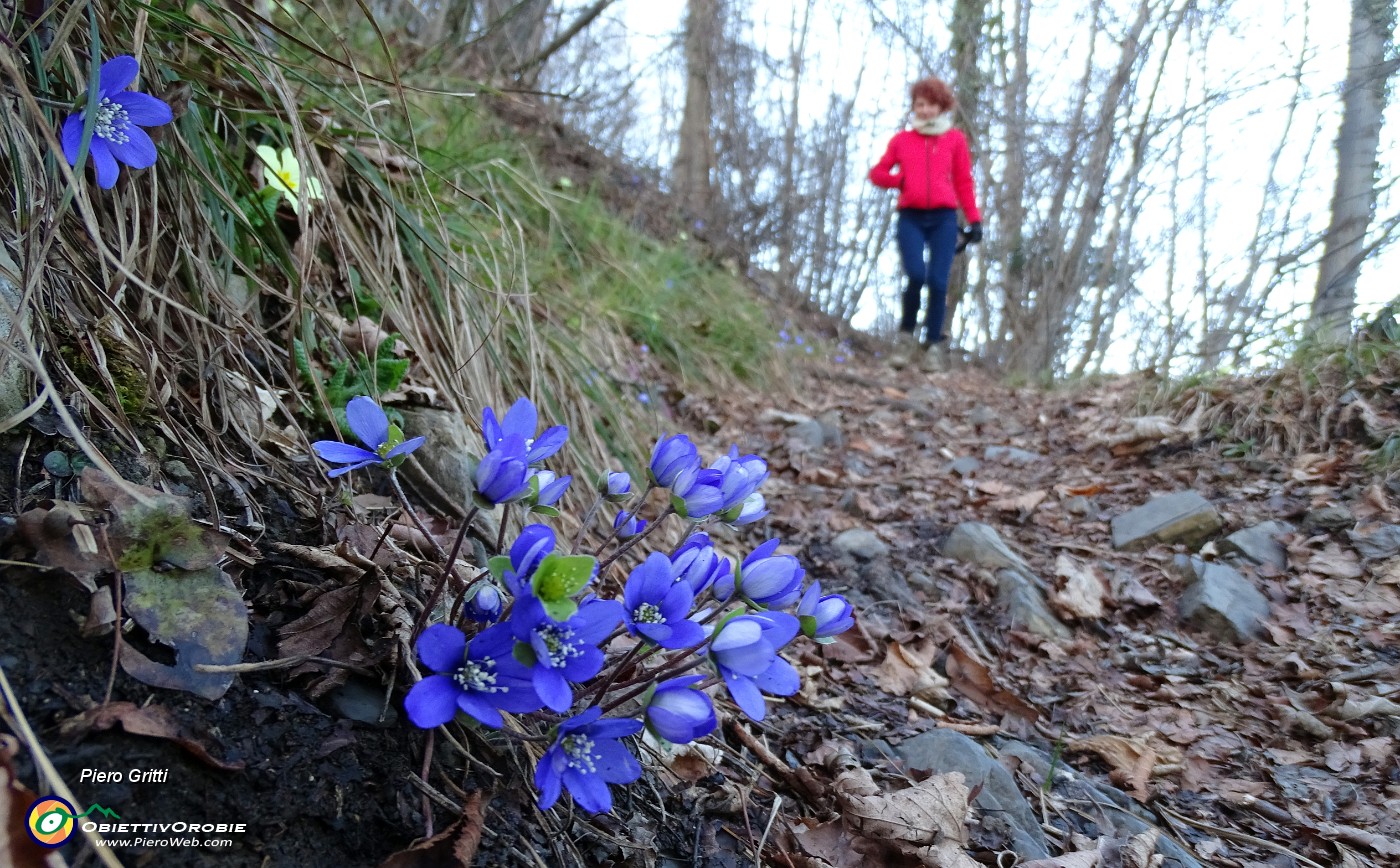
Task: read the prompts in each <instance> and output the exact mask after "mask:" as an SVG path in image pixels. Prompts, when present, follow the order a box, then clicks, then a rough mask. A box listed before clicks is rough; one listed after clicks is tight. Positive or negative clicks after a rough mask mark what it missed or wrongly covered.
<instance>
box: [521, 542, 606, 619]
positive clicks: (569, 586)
mask: <svg viewBox="0 0 1400 868" xmlns="http://www.w3.org/2000/svg"><path fill="white" fill-rule="evenodd" d="M597 563H598V562H597V561H595V560H594V559H593V558H592V557H590V556H588V555H546V556H545V558H544V560H542V561H540V565H539V567H538V568H536V569H535V575H534V577H533V578H532V579H531V580H530V587H531V588H533V589H534V591H535V596H536V597H538V598H539V600H540V602H541V603H544V604H545V609H546V611H548V610H549V604H550V603H553V602H557V601H560V600H567V599H568V598H569V597H572V596H573V595H574V594H577V593H578V592H579V591H582V590H583V589H584V587H586V586H587V585H588V582H589V580H590V579H592V578H593V570H594V568H595V567H596V566H597ZM553 614H554V613H553V612H550V616H551V617H553ZM570 614H572V613H570ZM555 620H562V619H559V618H556V619H555Z"/></svg>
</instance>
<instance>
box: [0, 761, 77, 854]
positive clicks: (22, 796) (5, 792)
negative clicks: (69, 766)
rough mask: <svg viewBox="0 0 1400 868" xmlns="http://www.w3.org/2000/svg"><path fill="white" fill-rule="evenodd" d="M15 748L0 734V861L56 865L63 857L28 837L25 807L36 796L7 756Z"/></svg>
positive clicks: (32, 802) (27, 807) (27, 812)
mask: <svg viewBox="0 0 1400 868" xmlns="http://www.w3.org/2000/svg"><path fill="white" fill-rule="evenodd" d="M18 752H19V743H18V742H17V741H15V739H14V738H13V737H12V736H8V735H0V865H7V866H12V868H58V866H61V865H63V864H65V863H64V861H63V857H61V856H60V855H59V854H58V852H57V851H54V850H47V849H45V848H43V847H40V846H39V845H38V844H36V843H34V839H33V838H30V837H29V828H28V827H29V819H28V816H29V808H30V806H31V805H33V804H34V801H35V800H36V799H38V798H39V796H38V795H37V794H36V793H35V792H34V791H33V790H31V789H29V788H28V787H26V786H25V785H24V784H22V783H20V781H19V777H18V776H17V775H16V774H15V768H14V766H13V765H12V764H11V762H10V760H11V759H13V758H14V757H15V755H16V754H17V753H18Z"/></svg>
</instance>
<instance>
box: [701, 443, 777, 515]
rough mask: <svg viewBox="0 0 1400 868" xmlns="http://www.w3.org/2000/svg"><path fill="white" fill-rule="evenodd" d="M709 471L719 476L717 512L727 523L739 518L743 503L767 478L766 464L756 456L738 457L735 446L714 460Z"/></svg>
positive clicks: (737, 449) (737, 450)
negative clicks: (722, 514) (721, 514)
mask: <svg viewBox="0 0 1400 868" xmlns="http://www.w3.org/2000/svg"><path fill="white" fill-rule="evenodd" d="M710 469H711V470H715V471H718V472H719V474H720V477H719V483H718V485H719V489H720V495H721V498H720V505H719V509H718V510H717V511H718V512H722V513H725V515H724V516H723V518H724V519H726V520H728V521H733V520H734V519H735V518H737V517H738V516H739V514H740V512H741V510H742V509H743V507H744V501H745V500H746V499H747V498H748V497H749V495H751V494H753V493H755V492H756V491H758V487H759V486H760V485H762V484H763V481H764V480H765V479H767V478H768V462H766V461H764V460H763V459H762V458H759V457H758V456H757V455H743V456H741V455H739V447H737V446H731V447H730V448H729V454H727V455H721V456H720V457H719V458H716V459H715V461H714V463H713V464H711V465H710Z"/></svg>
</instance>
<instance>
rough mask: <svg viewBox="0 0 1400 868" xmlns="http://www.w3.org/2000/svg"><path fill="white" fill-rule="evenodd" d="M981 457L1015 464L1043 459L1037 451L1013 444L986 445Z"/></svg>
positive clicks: (1021, 464)
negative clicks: (1018, 447) (1020, 447)
mask: <svg viewBox="0 0 1400 868" xmlns="http://www.w3.org/2000/svg"><path fill="white" fill-rule="evenodd" d="M982 457H983V458H985V459H987V460H988V461H997V462H1000V463H1002V464H1012V465H1017V466H1025V465H1027V464H1035V463H1036V462H1037V461H1044V460H1045V456H1044V455H1041V454H1040V453H1038V452H1028V451H1026V450H1025V449H1017V448H1016V447H1015V446H988V447H987V450H986V452H984V453H983V454H982Z"/></svg>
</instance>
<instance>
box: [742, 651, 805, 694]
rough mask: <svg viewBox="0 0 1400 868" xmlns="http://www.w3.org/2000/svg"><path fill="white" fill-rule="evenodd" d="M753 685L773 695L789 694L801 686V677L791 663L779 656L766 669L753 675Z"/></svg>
mask: <svg viewBox="0 0 1400 868" xmlns="http://www.w3.org/2000/svg"><path fill="white" fill-rule="evenodd" d="M753 683H754V686H755V687H757V688H758V689H759V690H762V691H764V692H765V693H771V694H773V695H774V696H791V695H793V694H794V693H796V692H797V691H798V690H799V689H800V688H801V687H802V678H801V676H799V675H798V674H797V670H796V669H794V668H792V664H791V663H789V662H787V661H786V660H784V659H783V658H781V657H779V658H777V659H776V660H774V661H773V665H772V666H770V667H768V671H766V672H763V673H761V674H759V675H755V676H754V679H753Z"/></svg>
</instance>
